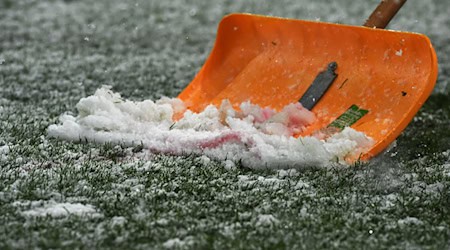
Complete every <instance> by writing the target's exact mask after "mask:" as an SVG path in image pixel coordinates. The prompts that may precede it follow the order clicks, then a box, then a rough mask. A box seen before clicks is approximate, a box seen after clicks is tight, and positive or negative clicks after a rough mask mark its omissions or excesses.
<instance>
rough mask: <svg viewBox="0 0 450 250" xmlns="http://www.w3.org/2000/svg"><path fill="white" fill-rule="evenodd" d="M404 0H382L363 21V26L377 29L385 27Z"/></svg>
mask: <svg viewBox="0 0 450 250" xmlns="http://www.w3.org/2000/svg"><path fill="white" fill-rule="evenodd" d="M405 2H406V0H382V1H381V3H380V4H379V5H378V6H377V8H376V9H375V10H374V11H373V12H372V14H371V15H370V16H369V18H368V19H367V21H366V22H365V23H364V26H366V27H369V28H378V29H384V28H386V26H387V25H388V24H389V22H390V21H391V19H392V18H393V17H394V16H395V14H397V12H398V11H399V10H400V8H401V7H402V6H403V4H404V3H405Z"/></svg>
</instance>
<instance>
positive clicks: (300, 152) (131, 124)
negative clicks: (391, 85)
mask: <svg viewBox="0 0 450 250" xmlns="http://www.w3.org/2000/svg"><path fill="white" fill-rule="evenodd" d="M76 108H77V110H78V115H77V116H74V115H72V114H64V115H62V116H61V117H60V123H59V124H55V125H51V126H50V127H49V128H48V134H49V135H50V136H52V137H56V138H60V139H65V140H70V141H84V140H88V141H93V142H97V143H116V144H125V145H129V146H133V145H142V146H143V147H144V148H146V149H148V150H149V151H150V152H153V153H167V154H174V155H183V154H200V155H205V156H208V157H211V158H213V159H216V160H223V161H227V162H228V165H230V161H231V162H234V163H237V162H240V163H241V164H243V165H244V166H247V167H251V168H294V167H297V168H300V167H305V166H328V165H330V163H332V162H336V161H339V162H344V159H345V158H346V157H349V156H350V157H352V156H357V155H359V154H361V153H362V152H364V151H365V150H367V149H368V148H369V147H370V146H371V145H372V143H373V141H372V140H371V139H370V138H368V137H366V136H365V135H364V134H363V133H361V132H358V131H355V130H353V129H351V128H346V129H344V130H343V131H341V132H339V133H335V134H333V135H331V136H329V137H327V138H325V139H319V138H316V137H312V136H308V137H299V138H295V137H293V136H292V135H295V134H297V133H299V132H301V131H302V129H304V128H305V127H306V126H307V125H309V124H311V123H313V122H314V119H315V117H314V114H313V113H311V112H310V111H308V110H306V109H304V108H303V107H302V106H301V105H300V104H290V105H288V106H286V107H285V108H284V109H283V110H282V111H280V112H276V111H274V110H271V109H269V108H261V107H258V106H256V105H252V104H251V103H248V102H247V103H242V104H241V105H240V111H237V110H235V109H233V108H232V106H231V105H230V104H229V103H228V102H227V101H224V102H223V103H222V105H221V107H219V108H217V107H215V106H213V105H210V106H208V107H206V108H205V110H204V111H203V112H201V113H193V112H191V111H189V110H187V111H186V110H185V107H184V103H183V102H182V101H181V100H179V99H169V98H162V99H160V100H157V101H156V102H154V101H152V100H144V101H140V102H134V101H129V100H124V99H122V98H121V96H120V94H118V93H114V92H112V91H111V90H110V87H108V86H104V87H102V88H100V89H98V90H97V91H96V92H95V94H94V95H92V96H89V97H86V98H83V99H81V100H80V101H79V103H78V104H77V105H76ZM183 112H184V116H183V118H182V119H180V120H178V121H175V120H173V119H172V117H176V116H179V115H180V114H183ZM231 165H232V164H231ZM229 167H230V168H231V167H232V166H229Z"/></svg>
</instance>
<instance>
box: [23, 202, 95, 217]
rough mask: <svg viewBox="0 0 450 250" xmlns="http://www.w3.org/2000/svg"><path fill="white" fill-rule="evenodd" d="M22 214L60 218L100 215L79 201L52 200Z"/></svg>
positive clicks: (90, 206) (92, 207) (91, 207)
mask: <svg viewBox="0 0 450 250" xmlns="http://www.w3.org/2000/svg"><path fill="white" fill-rule="evenodd" d="M22 214H23V215H24V216H26V217H46V216H50V217H54V218H60V217H65V216H69V215H77V216H82V215H88V214H90V215H93V216H98V215H100V214H99V213H97V211H96V209H95V207H94V206H92V205H89V204H87V205H83V204H81V203H56V202H54V201H52V202H49V203H48V204H46V205H44V206H42V207H37V208H33V209H30V210H27V211H24V212H22Z"/></svg>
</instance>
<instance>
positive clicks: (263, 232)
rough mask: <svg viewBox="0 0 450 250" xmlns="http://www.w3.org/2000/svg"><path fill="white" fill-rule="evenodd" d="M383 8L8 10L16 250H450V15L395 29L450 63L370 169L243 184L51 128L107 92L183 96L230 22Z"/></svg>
mask: <svg viewBox="0 0 450 250" xmlns="http://www.w3.org/2000/svg"><path fill="white" fill-rule="evenodd" d="M376 3H377V1H376V0H371V1H350V0H339V1H333V2H332V3H330V1H325V0H321V1H314V3H313V1H307V0H289V1H288V0H286V1H260V0H252V1H250V0H248V1H246V0H239V1H219V0H213V1H200V0H198V1H183V0H173V1H156V0H155V1H153V0H148V1H147V0H133V1H120V0H101V1H100V0H96V1H94V0H80V1H75V0H72V1H71V0H66V1H57V0H46V1H35V0H2V1H0V249H30V248H36V249H39V248H41V249H49V248H52V249H75V248H83V249H84V248H87V249H93V248H111V249H151V248H156V249H160V248H167V249H211V248H215V249H285V248H289V249H315V248H318V249H321V248H324V249H385V248H393V249H447V248H448V247H449V246H450V146H449V145H450V129H449V127H450V126H449V125H450V98H449V89H450V87H449V84H448V83H449V81H450V63H449V59H450V56H449V55H450V35H449V34H450V16H448V13H450V3H448V1H446V0H441V1H437V0H436V1H419V0H410V1H408V3H407V4H406V6H405V8H404V9H403V10H402V11H401V12H400V13H399V16H398V17H397V18H396V19H394V21H393V23H392V25H391V28H394V29H399V30H409V31H415V32H421V33H425V34H427V35H429V36H430V38H431V40H432V41H433V44H434V46H435V47H436V50H437V53H438V58H439V61H440V66H439V67H440V74H439V79H438V83H437V85H436V89H435V91H434V93H433V95H432V96H431V97H430V99H429V100H428V101H427V103H426V104H425V106H424V107H423V108H422V109H421V111H420V112H419V114H418V115H417V117H416V118H415V119H414V121H413V122H412V123H411V124H410V126H409V127H408V128H407V129H406V131H405V132H404V133H403V134H402V135H401V136H400V137H399V138H398V140H397V143H396V147H394V148H392V149H391V150H390V151H389V152H387V153H385V154H383V155H381V156H380V157H378V158H376V159H374V160H372V161H371V162H369V163H361V164H356V165H355V166H350V167H348V166H339V167H337V166H335V167H330V168H309V169H306V170H305V169H304V170H301V171H300V170H297V171H296V170H278V171H275V170H266V171H255V170H251V169H246V168H242V167H239V166H238V167H237V168H235V169H231V170H227V169H226V168H225V167H224V163H222V162H215V161H212V160H209V159H208V158H205V157H202V156H196V155H187V156H183V157H174V156H165V155H156V156H151V155H149V156H145V155H146V152H145V151H143V150H141V149H140V148H139V147H135V148H126V147H122V146H120V145H110V144H104V145H98V144H92V143H84V144H74V143H70V142H65V141H60V140H55V139H50V138H49V137H48V136H47V132H46V130H47V128H48V126H49V125H51V124H55V123H57V122H58V117H59V116H60V115H61V114H62V113H64V112H67V111H69V112H75V111H76V110H75V105H76V103H77V102H78V101H79V100H80V99H81V98H82V97H85V96H88V95H91V94H93V92H94V91H95V89H97V88H99V87H100V86H101V85H103V84H108V85H111V86H113V90H114V91H117V92H120V93H121V94H122V95H123V96H124V97H126V98H129V99H133V100H143V99H148V98H151V99H155V98H159V97H161V96H176V95H177V94H178V93H179V92H180V91H181V90H182V89H183V88H184V87H185V86H186V85H187V84H188V83H189V81H190V80H191V79H192V78H193V76H194V75H195V73H196V71H197V70H198V69H199V68H200V66H201V65H202V63H203V61H204V60H205V58H206V56H207V55H208V53H209V51H210V49H211V47H212V44H213V42H214V38H215V29H216V26H217V24H218V22H219V20H220V18H221V17H222V16H223V15H224V14H226V13H229V12H233V11H239V12H252V13H260V14H271V15H276V16H285V17H295V18H301V19H312V20H316V19H320V20H322V21H329V22H339V23H348V24H360V23H361V22H362V21H363V20H364V19H365V17H366V16H368V14H369V13H370V11H371V9H372V8H373V6H375V5H376Z"/></svg>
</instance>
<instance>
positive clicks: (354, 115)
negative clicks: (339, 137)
mask: <svg viewBox="0 0 450 250" xmlns="http://www.w3.org/2000/svg"><path fill="white" fill-rule="evenodd" d="M367 113H369V110H366V109H360V108H359V107H358V106H356V105H355V104H353V105H352V106H351V107H350V108H349V109H347V111H345V112H344V113H343V114H342V115H340V116H339V117H338V118H337V119H336V120H334V122H332V123H331V124H330V125H328V127H335V128H338V129H344V128H345V127H350V126H351V125H353V124H354V123H355V122H357V121H358V120H359V119H361V118H362V117H363V116H364V115H365V114H367Z"/></svg>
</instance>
